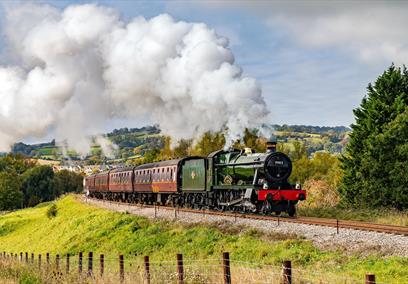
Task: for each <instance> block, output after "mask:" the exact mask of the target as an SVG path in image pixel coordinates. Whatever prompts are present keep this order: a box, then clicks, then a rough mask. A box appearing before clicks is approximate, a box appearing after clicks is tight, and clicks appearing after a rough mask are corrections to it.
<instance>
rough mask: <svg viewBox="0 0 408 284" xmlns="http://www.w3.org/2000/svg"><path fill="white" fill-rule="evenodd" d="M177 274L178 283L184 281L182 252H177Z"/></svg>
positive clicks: (180, 283)
mask: <svg viewBox="0 0 408 284" xmlns="http://www.w3.org/2000/svg"><path fill="white" fill-rule="evenodd" d="M177 276H178V283H179V284H183V283H184V268H183V255H182V254H181V253H179V254H177Z"/></svg>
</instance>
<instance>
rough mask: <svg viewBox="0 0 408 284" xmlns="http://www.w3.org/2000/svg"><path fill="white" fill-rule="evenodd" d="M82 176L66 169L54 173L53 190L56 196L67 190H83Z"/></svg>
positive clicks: (78, 191) (77, 191)
mask: <svg viewBox="0 0 408 284" xmlns="http://www.w3.org/2000/svg"><path fill="white" fill-rule="evenodd" d="M82 181H83V176H82V175H80V174H77V173H74V172H71V171H68V170H62V171H59V172H57V173H55V174H54V192H55V195H56V196H59V195H61V194H64V193H67V192H76V193H80V192H82V190H83V186H82Z"/></svg>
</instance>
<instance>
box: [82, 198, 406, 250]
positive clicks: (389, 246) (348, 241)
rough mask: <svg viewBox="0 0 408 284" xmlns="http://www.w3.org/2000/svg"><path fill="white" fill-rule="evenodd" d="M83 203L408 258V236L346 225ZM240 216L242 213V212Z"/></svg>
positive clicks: (88, 201) (151, 217)
mask: <svg viewBox="0 0 408 284" xmlns="http://www.w3.org/2000/svg"><path fill="white" fill-rule="evenodd" d="M83 202H84V203H87V204H91V205H94V206H97V207H101V208H105V209H109V210H114V211H118V212H128V213H130V214H134V215H139V216H145V217H148V218H149V219H155V218H157V219H167V220H174V221H175V222H180V223H211V222H224V223H230V224H231V226H234V225H235V226H247V227H248V228H255V229H258V230H262V231H264V232H267V233H274V232H276V233H280V234H290V235H298V236H300V237H303V238H305V239H308V240H311V241H312V242H313V243H314V244H315V245H316V246H317V247H319V248H322V249H342V250H344V251H346V252H358V253H362V254H372V253H380V254H383V255H398V256H403V257H408V237H407V236H403V235H393V234H386V233H377V232H368V231H359V230H352V229H343V228H341V229H340V230H339V234H337V230H336V228H332V227H324V226H316V225H308V224H298V223H289V222H285V220H284V219H281V220H280V222H279V224H278V222H276V221H270V220H252V219H242V218H239V217H238V218H234V217H231V216H221V215H208V214H203V213H202V212H199V211H197V213H190V212H183V211H179V212H174V210H172V209H169V208H163V207H160V208H159V209H156V210H155V209H154V208H150V207H141V206H138V205H127V204H118V203H113V202H109V201H103V200H95V199H87V198H85V197H84V198H83ZM155 211H156V212H155ZM237 216H239V214H238V215H237Z"/></svg>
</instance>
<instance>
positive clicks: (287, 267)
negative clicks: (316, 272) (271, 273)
mask: <svg viewBox="0 0 408 284" xmlns="http://www.w3.org/2000/svg"><path fill="white" fill-rule="evenodd" d="M282 276H283V284H292V263H291V262H290V261H289V260H285V261H284V262H283V270H282Z"/></svg>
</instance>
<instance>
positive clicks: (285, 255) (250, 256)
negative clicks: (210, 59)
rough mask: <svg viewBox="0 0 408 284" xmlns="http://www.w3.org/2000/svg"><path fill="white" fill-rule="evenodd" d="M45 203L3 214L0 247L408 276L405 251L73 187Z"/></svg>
mask: <svg viewBox="0 0 408 284" xmlns="http://www.w3.org/2000/svg"><path fill="white" fill-rule="evenodd" d="M49 206H50V204H49V203H48V204H47V203H46V204H41V205H39V206H37V207H36V208H31V209H25V210H21V211H16V212H13V213H9V214H6V215H2V216H0V251H8V252H20V251H24V252H25V251H28V252H34V253H36V254H37V253H45V252H50V253H52V254H56V253H59V254H60V255H65V254H67V253H70V254H72V255H75V254H77V253H78V252H81V251H83V252H87V251H93V252H95V254H96V255H97V254H98V253H105V254H106V255H107V257H111V258H115V259H116V258H117V254H118V253H124V254H126V255H127V258H129V257H135V258H138V257H139V258H140V256H143V255H150V257H151V259H154V260H169V259H174V255H175V253H183V255H184V256H185V257H186V258H188V259H205V258H208V259H214V258H218V257H219V256H220V255H221V253H222V252H223V251H229V252H231V259H232V260H233V261H236V262H242V263H245V262H248V261H251V262H257V263H259V264H268V265H276V266H279V265H281V263H282V261H283V260H286V259H289V260H292V262H293V265H294V266H296V267H302V268H303V269H305V270H309V271H314V272H319V273H323V274H327V275H332V276H331V277H334V278H333V279H336V277H355V278H357V279H362V275H364V273H366V272H368V271H370V272H372V273H375V274H376V275H377V280H378V281H379V282H389V283H392V282H393V281H394V283H395V280H396V279H407V278H408V259H406V258H402V257H381V256H379V255H367V254H366V253H362V254H361V255H359V254H352V255H350V254H344V253H342V252H341V251H324V250H320V249H318V248H316V247H315V246H314V245H313V244H312V243H311V242H310V241H307V240H303V239H301V238H297V237H296V236H291V235H288V236H286V235H281V234H264V233H262V232H259V231H256V230H254V229H245V228H243V227H237V228H236V227H234V226H228V227H226V226H223V225H222V224H220V226H217V225H209V224H198V225H191V224H190V225H183V224H180V223H173V222H169V221H156V222H153V221H149V220H148V219H146V218H142V217H137V216H131V215H128V214H125V213H117V212H111V211H108V210H104V209H100V208H95V207H92V206H89V205H86V204H82V203H80V202H79V201H77V200H76V198H75V197H74V196H72V195H71V196H67V197H64V198H62V199H61V200H59V201H58V202H57V208H58V213H57V216H56V217H55V218H52V219H49V218H48V217H47V216H46V212H47V209H48V208H49ZM130 252H131V253H130ZM329 282H330V281H329Z"/></svg>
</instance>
